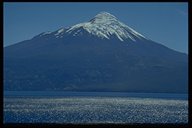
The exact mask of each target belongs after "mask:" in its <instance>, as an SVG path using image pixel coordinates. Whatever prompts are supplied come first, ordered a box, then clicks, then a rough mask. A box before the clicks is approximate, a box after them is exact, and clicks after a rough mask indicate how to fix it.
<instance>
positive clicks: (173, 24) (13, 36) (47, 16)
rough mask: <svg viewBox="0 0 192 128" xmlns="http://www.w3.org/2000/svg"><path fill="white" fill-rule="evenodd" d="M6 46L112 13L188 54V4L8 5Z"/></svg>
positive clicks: (5, 7) (84, 3)
mask: <svg viewBox="0 0 192 128" xmlns="http://www.w3.org/2000/svg"><path fill="white" fill-rule="evenodd" d="M3 11H4V12H3V31H4V36H3V37H4V39H3V46H4V47H6V46H9V45H12V44H15V43H18V42H21V41H23V40H28V39H31V38H33V37H34V36H36V35H38V34H40V33H42V32H46V31H56V30H58V29H60V28H62V27H70V26H72V25H75V24H78V23H81V22H86V21H89V20H90V19H92V18H93V17H94V16H95V15H97V14H98V13H100V12H103V11H105V12H109V13H111V14H112V15H114V16H116V17H117V18H118V19H119V20H120V21H121V22H123V23H125V24H126V25H128V26H129V27H131V28H132V29H134V30H136V31H137V32H139V33H141V34H142V35H144V36H145V37H147V38H149V39H151V40H153V41H155V42H157V43H160V44H163V45H165V46H167V47H169V48H171V49H174V50H177V51H180V52H184V53H188V3H185V2H171V3H169V2H166V3H163V2H161V3H158V2H153V3H150V2H145V3H142V2H137V3H134V2H120V3H117V2H115V3H113V2H106V3H105V2H102V3H100V2H95V3H94V2H91V3H88V2H79V3H78V2H76V3H70V2H56V3H54V2H51V3H49V2H46V3H41V2H37V3H35V2H33V3H30V2H26V3H24V2H16V3H14V2H7V3H6V2H4V4H3Z"/></svg>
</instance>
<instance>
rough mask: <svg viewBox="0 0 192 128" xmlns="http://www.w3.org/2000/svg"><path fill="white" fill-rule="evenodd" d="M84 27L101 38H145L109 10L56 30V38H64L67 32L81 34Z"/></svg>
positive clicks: (134, 39)
mask: <svg viewBox="0 0 192 128" xmlns="http://www.w3.org/2000/svg"><path fill="white" fill-rule="evenodd" d="M82 29H83V30H85V31H87V32H88V33H89V34H92V35H94V36H96V37H99V38H101V39H110V37H112V36H115V37H116V38H118V39H119V40H120V41H124V40H132V41H136V40H137V39H143V38H145V37H144V36H143V35H141V34H140V33H138V32H136V31H135V30H133V29H132V28H130V27H128V26H127V25H125V24H124V23H122V22H120V21H119V20H118V19H117V18H116V17H115V16H113V15H112V14H110V13H108V12H101V13H99V14H97V15H96V16H95V17H94V18H93V19H91V20H90V21H88V22H84V23H79V24H76V25H74V26H71V27H69V28H66V29H65V31H64V28H62V29H59V30H58V31H56V33H55V36H56V38H58V37H60V38H62V37H63V34H65V33H67V34H72V35H73V36H79V35H82Z"/></svg>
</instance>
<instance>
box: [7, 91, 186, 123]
mask: <svg viewBox="0 0 192 128" xmlns="http://www.w3.org/2000/svg"><path fill="white" fill-rule="evenodd" d="M3 112H4V117H3V118H4V123H59V124H63V123H72V124H93V123H94V124H95V123H96V124H97V123H115V124H118V123H121V124H127V123H152V124H154V123H163V124H164V123H188V95H187V94H167V93H120V92H51V91H48V92H40V91H38V92H32V91H30V92H11V91H9V92H8V91H5V92H4V110H3Z"/></svg>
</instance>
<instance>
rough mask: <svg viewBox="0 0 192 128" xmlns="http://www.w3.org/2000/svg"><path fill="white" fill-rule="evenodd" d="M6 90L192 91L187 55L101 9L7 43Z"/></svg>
mask: <svg viewBox="0 0 192 128" xmlns="http://www.w3.org/2000/svg"><path fill="white" fill-rule="evenodd" d="M4 90H6V91H111V92H114V91H118V92H163V93H187V91H188V55H187V54H185V53H180V52H178V51H175V50H172V49H170V48H168V47H166V46H163V45H161V44H159V43H156V42H154V41H152V40H150V39H148V38H146V37H145V36H144V35H142V34H140V33H138V32H136V31H135V30H133V29H132V28H130V27H129V26H127V25H126V24H124V23H122V22H120V21H119V20H118V19H117V18H116V17H115V16H113V15H112V14H110V13H107V12H101V13H99V14H97V15H96V16H95V17H94V18H92V19H91V20H90V21H88V22H84V23H80V24H76V25H74V26H71V27H68V28H60V29H59V30H56V31H53V32H43V33H41V34H39V35H37V36H35V37H33V38H32V39H30V40H25V41H22V42H19V43H16V44H14V45H10V46H7V47H5V48H4Z"/></svg>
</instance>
